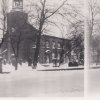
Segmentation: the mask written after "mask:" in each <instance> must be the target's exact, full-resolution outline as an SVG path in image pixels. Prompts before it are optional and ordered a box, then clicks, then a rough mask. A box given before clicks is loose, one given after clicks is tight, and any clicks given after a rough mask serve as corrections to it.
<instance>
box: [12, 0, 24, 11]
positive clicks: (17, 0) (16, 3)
mask: <svg viewBox="0 0 100 100" xmlns="http://www.w3.org/2000/svg"><path fill="white" fill-rule="evenodd" d="M12 3H13V4H12V9H13V10H14V11H22V10H23V0H13V2H12Z"/></svg>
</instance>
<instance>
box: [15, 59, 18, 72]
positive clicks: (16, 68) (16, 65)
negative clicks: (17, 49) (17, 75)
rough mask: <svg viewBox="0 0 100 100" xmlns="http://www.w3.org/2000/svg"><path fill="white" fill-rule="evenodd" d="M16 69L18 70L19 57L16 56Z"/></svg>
mask: <svg viewBox="0 0 100 100" xmlns="http://www.w3.org/2000/svg"><path fill="white" fill-rule="evenodd" d="M15 70H18V58H16V61H15Z"/></svg>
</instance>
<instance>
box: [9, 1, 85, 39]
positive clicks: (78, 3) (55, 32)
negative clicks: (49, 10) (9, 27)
mask: <svg viewBox="0 0 100 100" xmlns="http://www.w3.org/2000/svg"><path fill="white" fill-rule="evenodd" d="M23 1H24V8H25V5H27V4H28V2H29V1H32V2H34V3H37V1H38V0H23ZM47 1H48V4H51V5H54V6H55V7H56V6H59V5H61V2H62V1H64V0H47ZM83 1H84V0H68V2H69V3H70V4H72V5H76V6H79V7H80V11H81V12H83V9H84V6H83V5H84V2H83ZM11 9H12V0H9V11H10V10H11ZM53 20H55V21H56V19H53ZM57 21H58V22H60V21H63V19H59V18H58V19H57ZM68 25H69V24H66V26H67V28H64V29H63V33H64V34H66V32H67V30H68V28H69V26H68ZM50 30H51V32H49V34H51V35H54V36H57V37H61V36H62V33H61V31H60V30H59V29H58V28H56V27H54V26H53V27H50Z"/></svg>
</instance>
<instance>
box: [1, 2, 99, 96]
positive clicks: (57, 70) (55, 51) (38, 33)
mask: <svg viewBox="0 0 100 100" xmlns="http://www.w3.org/2000/svg"><path fill="white" fill-rule="evenodd" d="M90 1H91V0H90ZM95 1H99V0H94V5H96V6H94V5H92V4H91V3H89V6H90V9H91V15H90V16H91V17H92V20H91V19H89V20H88V25H90V28H91V29H90V32H91V33H90V34H91V38H90V39H89V40H91V44H90V45H89V47H88V48H89V50H91V54H93V55H91V58H93V60H91V62H92V63H91V66H92V67H91V68H90V69H89V72H90V76H91V74H92V75H93V74H95V75H94V76H93V77H94V79H93V78H92V79H93V80H92V81H95V79H97V78H99V75H97V74H99V69H94V67H95V66H96V68H97V67H99V61H100V55H99V53H100V52H99V51H100V49H99V37H98V36H99V32H100V25H99V16H100V15H99V13H100V11H99V10H100V5H99V3H98V2H95ZM92 3H93V2H92ZM92 6H93V8H92ZM92 11H93V12H92ZM96 15H97V18H94V17H95V16H96ZM89 21H90V22H89ZM91 25H92V26H91ZM84 29H85V28H84V0H0V97H84V90H85V88H84V81H85V78H84V61H85V60H84V51H85V50H84V49H85V48H84V45H85V43H84V40H85V39H84ZM89 43H90V41H89ZM96 70H97V71H96ZM97 72H98V73H97ZM95 76H97V77H96V78H95ZM88 79H89V80H90V81H89V84H90V83H91V77H89V78H88ZM99 80H100V79H99ZM99 80H98V81H99ZM92 83H93V82H92ZM99 83H100V81H99ZM95 85H96V86H97V84H95ZM89 86H90V87H91V86H92V84H91V85H89ZM93 88H94V87H92V89H93ZM99 89H100V88H99ZM93 91H94V90H93Z"/></svg>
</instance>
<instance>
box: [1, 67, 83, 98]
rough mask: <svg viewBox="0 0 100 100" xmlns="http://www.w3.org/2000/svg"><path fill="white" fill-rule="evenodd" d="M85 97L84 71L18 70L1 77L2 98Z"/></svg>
mask: <svg viewBox="0 0 100 100" xmlns="http://www.w3.org/2000/svg"><path fill="white" fill-rule="evenodd" d="M39 96H43V97H48V96H49V97H51V96H52V97H56V96H57V97H59V96H68V97H80V96H84V71H83V70H71V71H70V70H69V71H36V70H32V69H29V70H18V71H14V72H11V73H9V74H1V75H0V97H39Z"/></svg>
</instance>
